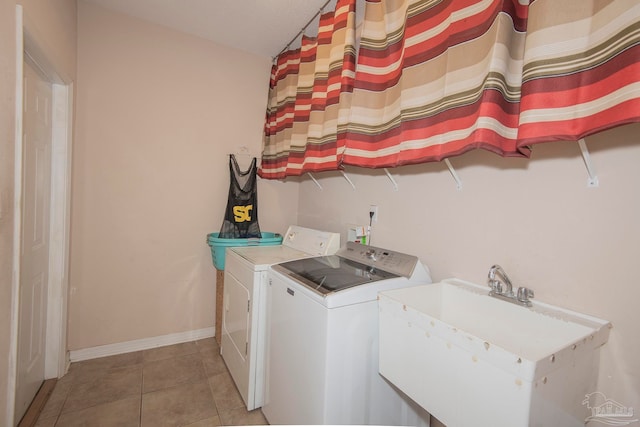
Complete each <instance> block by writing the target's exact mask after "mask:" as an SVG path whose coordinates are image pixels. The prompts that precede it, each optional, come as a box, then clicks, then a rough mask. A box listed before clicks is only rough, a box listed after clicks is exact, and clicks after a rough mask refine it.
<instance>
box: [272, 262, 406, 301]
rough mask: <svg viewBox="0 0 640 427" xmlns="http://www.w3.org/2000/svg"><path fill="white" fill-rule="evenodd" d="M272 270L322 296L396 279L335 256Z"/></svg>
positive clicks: (275, 267) (373, 268) (366, 266)
mask: <svg viewBox="0 0 640 427" xmlns="http://www.w3.org/2000/svg"><path fill="white" fill-rule="evenodd" d="M272 268H273V269H274V270H276V271H278V272H280V273H282V274H284V275H286V276H289V277H291V278H292V279H294V280H296V281H297V282H300V283H302V284H303V285H305V286H307V287H309V288H311V289H312V290H314V291H315V292H317V293H319V294H321V295H326V294H330V293H333V292H339V291H341V290H344V289H348V288H352V287H354V286H358V285H364V284H367V283H371V282H376V281H379V280H385V279H391V278H395V277H399V276H398V275H396V274H393V273H389V272H387V271H384V270H380V269H377V268H376V267H372V266H369V265H366V264H362V263H360V262H357V261H353V260H350V259H347V258H343V257H341V256H337V255H329V256H322V257H314V258H305V259H299V260H295V261H289V262H285V263H282V264H277V265H274V266H273V267H272Z"/></svg>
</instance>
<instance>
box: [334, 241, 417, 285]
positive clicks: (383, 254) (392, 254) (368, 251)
mask: <svg viewBox="0 0 640 427" xmlns="http://www.w3.org/2000/svg"><path fill="white" fill-rule="evenodd" d="M336 255H339V256H341V257H343V258H347V259H350V260H352V261H357V262H360V263H362V264H366V265H369V266H371V267H374V268H379V269H380V270H384V271H388V272H389V273H394V274H397V275H399V276H405V277H411V275H412V274H413V270H414V269H415V267H416V265H417V263H418V262H420V260H419V259H418V257H416V256H414V255H408V254H404V253H402V252H396V251H391V250H389V249H383V248H377V247H375V246H364V245H361V244H359V243H355V242H347V245H346V246H345V247H343V248H342V249H340V250H339V251H338V252H337V253H336Z"/></svg>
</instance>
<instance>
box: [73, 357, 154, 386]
mask: <svg viewBox="0 0 640 427" xmlns="http://www.w3.org/2000/svg"><path fill="white" fill-rule="evenodd" d="M141 363H142V352H141V351H134V352H131V353H124V354H118V355H115V356H108V357H100V358H98V359H91V360H85V361H82V362H75V363H72V364H71V367H70V368H69V373H68V374H67V375H68V376H71V377H73V382H74V384H79V383H81V382H88V381H93V380H94V379H95V377H96V375H100V374H102V373H104V372H106V371H108V370H110V369H113V368H124V367H128V366H135V365H140V364H141Z"/></svg>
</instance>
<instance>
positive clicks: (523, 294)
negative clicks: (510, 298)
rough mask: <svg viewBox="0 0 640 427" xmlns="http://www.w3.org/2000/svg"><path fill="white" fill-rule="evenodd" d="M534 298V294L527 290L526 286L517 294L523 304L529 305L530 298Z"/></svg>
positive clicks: (520, 288)
mask: <svg viewBox="0 0 640 427" xmlns="http://www.w3.org/2000/svg"><path fill="white" fill-rule="evenodd" d="M533 296H534V294H533V291H532V290H531V289H529V288H525V287H524V286H521V287H519V288H518V294H517V298H518V301H520V302H523V303H528V302H529V298H533Z"/></svg>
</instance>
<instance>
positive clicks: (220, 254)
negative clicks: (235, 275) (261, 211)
mask: <svg viewBox="0 0 640 427" xmlns="http://www.w3.org/2000/svg"><path fill="white" fill-rule="evenodd" d="M218 234H220V233H209V234H207V243H208V244H209V247H210V248H211V260H212V261H213V265H214V266H215V267H216V268H217V269H218V270H224V260H225V253H226V249H227V248H230V247H238V246H275V245H280V244H282V235H281V234H279V233H269V232H262V233H261V234H262V237H261V238H260V239H257V238H252V239H221V238H219V237H218Z"/></svg>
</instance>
